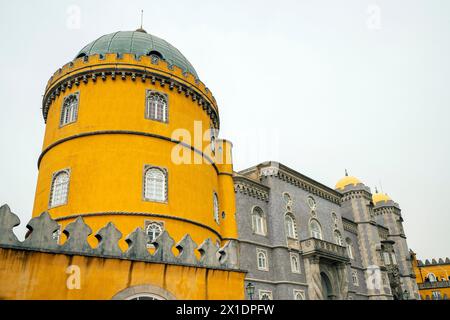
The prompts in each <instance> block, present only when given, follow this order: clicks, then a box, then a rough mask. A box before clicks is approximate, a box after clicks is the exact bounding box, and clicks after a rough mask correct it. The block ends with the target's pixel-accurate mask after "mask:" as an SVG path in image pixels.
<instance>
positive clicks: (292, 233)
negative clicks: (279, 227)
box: [284, 213, 297, 239]
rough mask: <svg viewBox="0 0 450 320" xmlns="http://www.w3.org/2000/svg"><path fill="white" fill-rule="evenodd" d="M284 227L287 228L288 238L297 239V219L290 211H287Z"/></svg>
mask: <svg viewBox="0 0 450 320" xmlns="http://www.w3.org/2000/svg"><path fill="white" fill-rule="evenodd" d="M284 229H285V230H286V236H287V237H288V238H292V239H297V232H296V230H295V229H296V228H295V220H294V217H293V216H292V215H291V214H290V213H286V215H285V216H284Z"/></svg>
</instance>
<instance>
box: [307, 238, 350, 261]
mask: <svg viewBox="0 0 450 320" xmlns="http://www.w3.org/2000/svg"><path fill="white" fill-rule="evenodd" d="M300 246H301V249H302V251H303V255H305V256H308V255H314V256H317V257H319V258H324V259H326V260H331V261H334V262H348V261H350V259H349V257H348V255H347V248H346V247H343V246H340V245H337V244H335V243H332V242H328V241H325V240H320V239H316V238H309V239H306V240H303V241H301V243H300Z"/></svg>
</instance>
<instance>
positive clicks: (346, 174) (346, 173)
mask: <svg viewBox="0 0 450 320" xmlns="http://www.w3.org/2000/svg"><path fill="white" fill-rule="evenodd" d="M345 176H346V177H348V172H347V169H345Z"/></svg>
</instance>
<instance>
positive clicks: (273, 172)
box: [246, 162, 341, 205]
mask: <svg viewBox="0 0 450 320" xmlns="http://www.w3.org/2000/svg"><path fill="white" fill-rule="evenodd" d="M258 169H259V176H260V178H261V179H262V180H263V179H265V178H267V177H275V178H278V179H280V180H282V181H284V182H287V183H289V184H292V185H294V186H296V187H298V188H300V189H303V190H305V191H306V192H308V193H311V194H312V195H315V196H318V197H320V198H322V199H325V200H328V201H330V202H333V203H335V204H337V205H340V204H341V194H340V193H339V192H337V191H335V190H333V189H330V188H328V187H326V186H324V185H322V184H320V183H319V182H317V181H314V180H312V179H310V178H308V177H306V176H304V175H302V174H300V173H298V172H296V171H294V170H292V169H290V168H288V167H286V166H284V165H282V164H280V163H276V162H272V163H271V164H270V165H269V166H267V165H262V166H261V167H259V168H256V167H255V168H254V170H258ZM246 171H247V170H246ZM247 172H251V171H247Z"/></svg>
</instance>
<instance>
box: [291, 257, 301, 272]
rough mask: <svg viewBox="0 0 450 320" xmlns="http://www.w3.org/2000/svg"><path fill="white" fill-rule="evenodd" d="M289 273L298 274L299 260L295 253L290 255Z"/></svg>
mask: <svg viewBox="0 0 450 320" xmlns="http://www.w3.org/2000/svg"><path fill="white" fill-rule="evenodd" d="M291 271H292V272H293V273H300V258H299V256H298V254H297V253H291Z"/></svg>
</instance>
